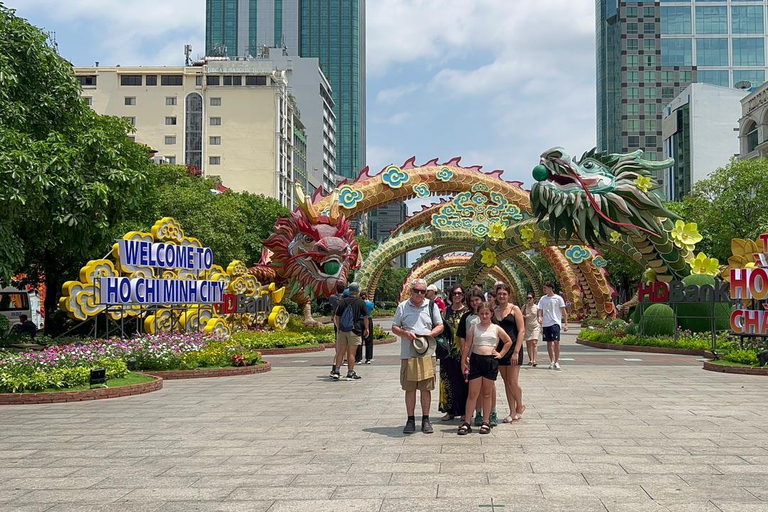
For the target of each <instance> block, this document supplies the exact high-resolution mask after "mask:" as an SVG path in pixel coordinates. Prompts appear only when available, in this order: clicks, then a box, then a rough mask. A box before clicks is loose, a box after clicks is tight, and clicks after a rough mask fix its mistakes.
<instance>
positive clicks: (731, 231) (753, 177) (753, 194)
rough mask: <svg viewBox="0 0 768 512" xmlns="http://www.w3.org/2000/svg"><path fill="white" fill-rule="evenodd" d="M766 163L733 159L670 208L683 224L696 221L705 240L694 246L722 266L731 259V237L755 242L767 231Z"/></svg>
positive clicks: (767, 163) (767, 178)
mask: <svg viewBox="0 0 768 512" xmlns="http://www.w3.org/2000/svg"><path fill="white" fill-rule="evenodd" d="M766 204H768V160H766V159H763V158H760V159H754V160H736V159H733V160H731V162H730V163H729V164H728V165H726V166H725V167H721V168H719V169H717V170H715V171H714V172H713V173H712V174H711V175H710V176H709V178H707V179H706V180H702V181H700V182H698V183H696V185H694V187H693V191H692V192H691V194H690V195H689V196H687V197H685V199H684V200H683V201H682V203H681V204H680V203H678V204H677V205H675V206H674V207H673V211H675V212H676V213H678V214H679V215H681V216H682V217H683V218H684V219H685V221H686V222H696V223H697V224H698V228H699V233H701V234H702V236H703V237H704V240H702V241H701V242H699V243H698V244H697V246H696V252H699V251H702V252H704V253H706V254H707V255H708V256H710V257H714V258H717V259H718V260H720V262H721V263H724V262H726V261H727V260H728V257H729V256H731V239H732V238H751V239H753V240H754V239H755V238H756V237H757V236H758V235H760V234H761V233H765V232H768V209H766V207H765V205H766Z"/></svg>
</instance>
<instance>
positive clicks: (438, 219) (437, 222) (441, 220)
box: [430, 213, 449, 229]
mask: <svg viewBox="0 0 768 512" xmlns="http://www.w3.org/2000/svg"><path fill="white" fill-rule="evenodd" d="M430 224H431V225H432V227H433V228H437V229H441V228H445V227H448V224H449V221H448V216H447V215H442V214H437V213H433V214H432V221H431V222H430Z"/></svg>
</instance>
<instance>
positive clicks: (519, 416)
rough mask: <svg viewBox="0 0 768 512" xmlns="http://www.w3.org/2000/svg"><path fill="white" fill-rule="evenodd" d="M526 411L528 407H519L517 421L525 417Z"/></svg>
mask: <svg viewBox="0 0 768 512" xmlns="http://www.w3.org/2000/svg"><path fill="white" fill-rule="evenodd" d="M526 409H527V407H526V406H524V405H523V406H521V407H518V410H517V413H516V414H515V416H517V419H520V418H522V417H523V413H524V412H525V410H526Z"/></svg>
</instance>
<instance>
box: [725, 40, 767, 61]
mask: <svg viewBox="0 0 768 512" xmlns="http://www.w3.org/2000/svg"><path fill="white" fill-rule="evenodd" d="M731 44H732V45H733V65H734V66H765V49H764V47H765V41H764V40H763V38H757V37H749V38H745V37H740V38H733V40H732V42H731Z"/></svg>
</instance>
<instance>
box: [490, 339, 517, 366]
mask: <svg viewBox="0 0 768 512" xmlns="http://www.w3.org/2000/svg"><path fill="white" fill-rule="evenodd" d="M514 343H515V340H512V347H511V348H510V349H509V352H507V353H506V354H504V357H502V358H501V359H499V366H512V354H514V353H515V345H514ZM502 350H504V343H499V346H498V347H497V348H496V351H497V352H499V353H501V351H502ZM517 365H518V366H523V351H522V350H520V352H518V354H517Z"/></svg>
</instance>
